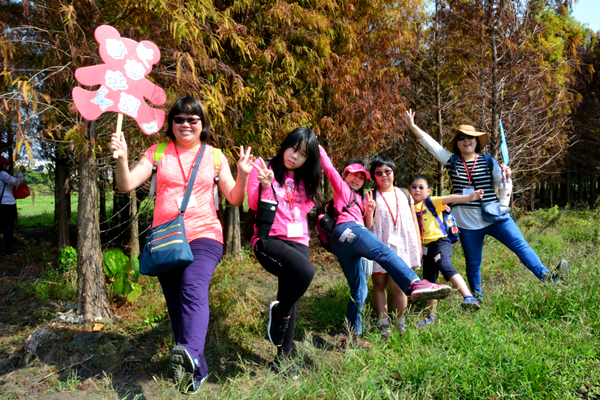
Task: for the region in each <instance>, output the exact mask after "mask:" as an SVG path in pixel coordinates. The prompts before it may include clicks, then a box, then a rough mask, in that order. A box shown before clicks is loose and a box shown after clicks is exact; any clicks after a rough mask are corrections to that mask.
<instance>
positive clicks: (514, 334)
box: [22, 209, 600, 400]
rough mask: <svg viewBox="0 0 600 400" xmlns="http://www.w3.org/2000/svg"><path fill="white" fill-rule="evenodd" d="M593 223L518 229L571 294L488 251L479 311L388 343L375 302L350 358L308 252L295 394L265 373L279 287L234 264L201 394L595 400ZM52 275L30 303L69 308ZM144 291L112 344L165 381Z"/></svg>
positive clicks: (337, 273)
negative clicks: (138, 347)
mask: <svg viewBox="0 0 600 400" xmlns="http://www.w3.org/2000/svg"><path fill="white" fill-rule="evenodd" d="M518 211H519V210H516V213H515V214H518ZM599 222H600V212H595V211H594V212H589V211H571V210H566V211H559V210H558V209H549V210H540V211H537V212H535V213H525V214H523V215H522V216H521V217H520V218H519V220H518V221H517V223H518V225H519V226H520V227H521V229H522V232H523V234H524V236H525V238H526V239H527V240H528V241H529V242H530V244H531V245H532V247H533V248H534V249H535V250H536V251H537V252H538V254H539V256H540V258H541V259H542V261H543V262H544V263H545V264H546V265H547V266H548V267H549V268H554V267H555V266H556V264H557V263H558V261H560V259H562V258H566V259H568V260H569V261H570V265H571V273H570V276H569V279H568V280H567V281H566V282H564V283H562V284H558V285H556V284H545V283H542V282H540V281H539V280H537V279H536V278H535V277H534V276H533V274H532V273H531V272H529V271H528V270H527V269H526V268H525V267H524V266H523V265H521V264H520V262H519V260H518V258H517V257H516V256H515V255H514V254H512V253H511V252H510V251H509V250H508V249H506V248H505V247H504V246H502V245H501V244H500V243H498V242H497V241H496V240H495V239H493V238H487V239H486V244H485V247H484V255H483V268H482V275H483V291H484V294H485V305H484V307H483V308H482V309H481V310H479V311H478V312H475V313H468V312H464V311H463V310H462V309H461V307H460V302H461V300H462V299H461V297H460V295H459V294H458V293H456V292H455V293H453V294H452V295H451V296H450V297H449V298H448V299H446V300H444V301H440V302H439V305H438V317H439V320H438V322H437V323H436V324H433V325H432V326H428V327H427V328H425V329H418V328H417V327H416V323H417V322H419V321H420V320H421V319H422V318H424V316H425V311H424V310H422V309H421V308H419V307H417V306H415V305H412V306H411V307H410V309H409V311H408V313H407V325H408V327H409V329H408V331H407V332H406V333H405V334H404V335H400V334H399V332H398V331H393V333H392V335H391V338H390V339H389V340H387V341H384V340H382V339H381V338H380V336H379V334H378V332H377V330H376V328H375V326H376V317H375V315H374V313H373V311H372V299H371V298H370V297H369V298H368V299H367V302H366V306H365V311H364V313H365V316H364V331H365V339H367V340H369V341H370V342H371V343H372V344H373V348H371V349H353V350H350V351H346V352H340V351H339V349H338V345H339V342H340V339H341V337H342V336H343V331H344V328H343V327H344V315H345V312H346V305H347V303H348V300H349V290H348V287H347V283H346V281H345V279H344V277H343V275H342V273H341V270H340V268H339V266H338V265H337V262H336V261H335V259H334V258H333V256H332V255H331V254H328V253H326V252H324V251H322V250H321V249H318V248H314V249H313V254H312V260H313V263H314V264H315V267H316V273H315V278H314V280H313V283H312V285H311V287H310V288H309V290H308V291H307V293H306V294H305V296H304V297H303V298H302V299H301V300H300V302H299V303H298V310H297V313H298V321H297V327H296V334H295V339H296V342H295V352H294V362H295V363H297V365H298V366H300V367H301V368H302V376H301V378H300V379H298V380H295V381H290V380H287V379H285V378H283V377H281V376H279V375H277V374H275V373H274V372H273V371H272V370H271V368H270V362H271V361H272V360H273V357H274V355H275V349H274V347H273V346H272V345H270V343H269V342H268V339H266V327H267V319H268V317H267V309H268V305H269V304H270V302H271V301H272V300H273V299H274V298H275V295H276V288H277V280H276V278H275V277H273V276H272V275H270V274H268V273H267V272H266V271H264V269H263V268H262V267H261V266H260V265H259V264H258V263H257V262H256V260H255V259H254V257H253V255H252V254H251V253H250V252H249V251H248V250H247V249H246V250H244V251H243V253H242V254H241V257H240V258H238V259H232V258H228V257H226V258H224V260H223V262H222V263H221V264H220V265H219V266H218V267H217V269H216V271H215V273H214V276H213V279H212V282H211V291H210V302H211V320H210V326H209V331H208V336H207V342H206V356H207V360H208V363H209V367H210V370H211V374H210V376H209V379H208V381H207V382H206V383H205V387H203V388H202V389H201V393H200V394H201V395H202V396H203V398H210V399H235V400H242V399H336V400H337V399H352V400H353V399H508V398H511V399H512V398H518V399H590V400H591V399H598V398H600V289H599V288H600V269H599V268H598V265H600V247H599V246H598V245H599V244H600V243H599V242H600V238H599V236H598V233H597V230H596V228H595V227H596V226H598V225H599ZM54 256H57V254H55V255H54ZM453 261H454V265H455V266H456V267H457V270H458V271H459V272H461V273H463V276H464V269H465V263H464V258H463V254H462V250H461V248H460V245H456V246H454V255H453ZM52 274H53V272H51V270H47V271H46V273H45V274H43V275H42V277H41V278H40V279H38V280H37V281H33V282H29V283H28V284H27V285H28V286H23V287H22V290H24V291H27V293H29V295H30V296H31V297H32V298H37V299H39V300H43V301H47V300H48V299H55V298H56V299H63V300H69V301H72V299H73V297H72V293H73V292H72V290H74V289H75V287H76V285H75V281H74V278H73V275H70V276H67V275H65V276H62V277H61V275H59V274H57V273H55V275H52ZM59 283H62V286H61V285H60V284H59ZM141 283H142V284H143V286H144V289H143V294H142V296H141V297H140V298H139V299H138V300H136V302H134V303H133V305H131V306H127V307H122V308H121V307H120V308H117V309H115V311H116V312H117V314H118V315H120V316H121V317H123V319H124V320H125V321H126V322H124V324H123V325H121V326H119V327H118V330H119V332H120V334H123V335H126V336H128V337H131V338H133V340H134V341H137V340H140V341H144V343H145V344H144V346H149V347H152V348H153V349H154V350H153V351H151V352H149V353H148V355H138V357H141V360H143V363H142V364H143V365H145V364H151V363H159V364H160V365H158V367H157V370H158V371H163V372H164V371H166V369H167V364H168V354H169V349H170V348H171V347H172V346H173V345H174V339H173V335H172V333H171V331H170V322H169V318H168V314H167V313H166V308H165V303H164V298H163V297H162V292H161V289H160V286H159V284H158V282H157V280H156V279H154V278H147V277H143V278H142V280H141ZM369 285H370V280H369ZM39 318H46V317H44V316H43V315H42V316H40V317H39ZM144 357H147V358H144ZM142 364H140V365H142ZM153 368H155V367H153ZM153 371H156V370H153ZM136 376H137V375H136ZM140 376H141V375H140ZM75 378H76V376H73V379H72V381H73V382H75V381H76V379H75ZM135 379H136V380H140V379H147V380H152V379H154V380H155V381H156V382H157V385H159V388H160V389H157V390H159V391H160V393H161V394H162V396H163V397H161V398H187V397H186V396H180V397H177V393H173V390H172V384H171V383H170V381H169V379H168V378H167V377H166V376H164V377H163V376H162V375H160V373H159V375H158V376H157V375H156V374H155V373H154V372H153V373H152V376H151V375H150V374H147V376H146V377H145V378H140V377H136V378H135ZM67 388H70V386H69V381H68V380H67V381H65V389H67ZM122 396H123V394H121V397H122ZM173 396H174V397H173Z"/></svg>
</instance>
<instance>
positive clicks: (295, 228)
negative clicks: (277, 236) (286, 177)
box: [283, 183, 303, 238]
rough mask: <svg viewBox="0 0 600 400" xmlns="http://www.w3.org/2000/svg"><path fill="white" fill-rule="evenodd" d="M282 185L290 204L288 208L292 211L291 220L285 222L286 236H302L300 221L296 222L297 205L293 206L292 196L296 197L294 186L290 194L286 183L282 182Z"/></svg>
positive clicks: (298, 211)
mask: <svg viewBox="0 0 600 400" xmlns="http://www.w3.org/2000/svg"><path fill="white" fill-rule="evenodd" d="M283 187H284V189H285V195H286V197H287V201H288V203H289V204H290V210H291V213H292V222H289V223H288V224H287V237H289V238H296V237H302V233H303V232H302V223H301V222H296V212H297V213H298V215H299V214H300V210H298V207H294V197H296V186H293V188H294V190H293V192H292V193H291V194H290V190H289V189H288V185H287V184H285V183H284V184H283Z"/></svg>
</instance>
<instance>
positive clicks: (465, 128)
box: [446, 125, 488, 153]
mask: <svg viewBox="0 0 600 400" xmlns="http://www.w3.org/2000/svg"><path fill="white" fill-rule="evenodd" d="M459 133H464V134H465V135H469V136H477V138H478V140H479V147H480V148H482V149H483V147H484V146H485V144H486V143H487V140H488V134H487V133H485V132H477V131H476V130H475V128H474V127H473V126H471V125H459V126H458V128H455V129H454V136H452V139H450V141H449V142H448V143H447V144H446V149H448V150H449V151H451V152H453V153H454V141H455V140H456V136H458V134H459Z"/></svg>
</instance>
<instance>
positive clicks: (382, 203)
mask: <svg viewBox="0 0 600 400" xmlns="http://www.w3.org/2000/svg"><path fill="white" fill-rule="evenodd" d="M396 171H397V169H396V165H395V164H394V162H393V161H392V160H391V159H389V158H387V157H378V158H377V159H375V160H374V161H373V163H372V164H371V169H370V172H371V176H372V177H373V178H374V180H375V182H376V183H377V189H375V191H374V196H373V197H374V198H375V202H376V207H375V211H374V212H373V214H372V217H370V216H369V215H367V216H366V219H365V224H366V226H367V228H368V229H370V230H371V231H372V232H373V233H374V234H375V235H376V236H377V238H379V240H381V241H382V242H383V243H384V244H386V245H387V246H389V247H390V248H391V249H392V250H394V251H395V252H396V254H398V256H399V257H400V258H401V259H402V260H403V261H404V262H405V263H406V264H407V265H409V266H410V267H411V268H412V269H418V268H419V267H420V263H421V253H420V251H421V248H420V246H419V243H421V238H420V233H419V225H418V221H417V219H416V214H415V209H414V201H413V199H412V197H411V196H410V195H409V194H408V191H407V190H406V189H400V188H397V187H394V176H395V175H396ZM372 279H373V303H374V306H375V312H376V313H377V315H378V317H379V325H380V328H381V329H382V331H383V332H382V336H383V337H384V338H386V339H387V337H388V335H389V334H390V333H391V329H390V324H389V320H388V309H387V287H388V282H389V285H390V287H391V290H392V297H393V303H394V312H395V314H396V317H397V318H398V319H399V323H398V328H399V329H400V331H401V332H402V331H404V330H406V327H405V323H404V310H405V309H406V305H407V297H406V295H405V294H404V293H403V292H402V290H401V289H400V287H398V285H397V284H396V283H395V282H394V280H393V279H391V278H390V277H389V275H388V274H387V272H386V271H385V270H384V269H383V268H382V267H381V266H380V265H379V264H377V263H376V262H373V274H372Z"/></svg>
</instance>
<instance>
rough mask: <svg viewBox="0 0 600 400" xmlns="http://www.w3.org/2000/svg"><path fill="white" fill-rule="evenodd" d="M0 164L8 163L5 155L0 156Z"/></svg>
mask: <svg viewBox="0 0 600 400" xmlns="http://www.w3.org/2000/svg"><path fill="white" fill-rule="evenodd" d="M0 164H8V160H7V159H6V158H5V157H3V156H0Z"/></svg>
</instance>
